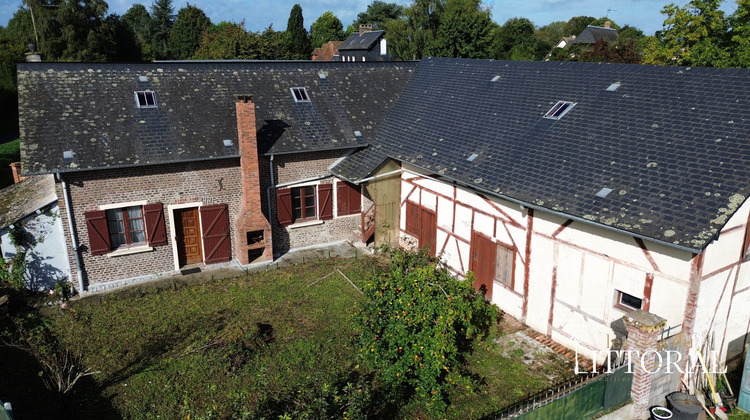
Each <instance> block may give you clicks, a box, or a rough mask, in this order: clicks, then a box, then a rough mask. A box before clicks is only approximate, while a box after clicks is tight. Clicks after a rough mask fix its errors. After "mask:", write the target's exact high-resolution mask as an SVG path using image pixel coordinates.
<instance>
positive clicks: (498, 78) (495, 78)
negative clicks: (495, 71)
mask: <svg viewBox="0 0 750 420" xmlns="http://www.w3.org/2000/svg"><path fill="white" fill-rule="evenodd" d="M498 80H500V76H495V77H493V78H492V80H490V82H497V81H498Z"/></svg>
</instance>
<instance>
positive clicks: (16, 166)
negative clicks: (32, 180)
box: [10, 162, 28, 183]
mask: <svg viewBox="0 0 750 420" xmlns="http://www.w3.org/2000/svg"><path fill="white" fill-rule="evenodd" d="M10 170H11V171H12V172H13V183H19V182H21V181H23V180H24V179H26V178H28V177H27V176H23V175H21V162H13V163H11V164H10Z"/></svg>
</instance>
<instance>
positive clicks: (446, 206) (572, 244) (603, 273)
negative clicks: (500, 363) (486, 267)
mask: <svg viewBox="0 0 750 420" xmlns="http://www.w3.org/2000/svg"><path fill="white" fill-rule="evenodd" d="M404 166H405V169H406V170H405V171H404V173H403V175H402V179H401V203H402V205H401V218H400V224H401V226H400V228H401V236H402V237H403V240H402V243H403V244H405V245H410V244H413V243H414V238H411V237H410V236H409V235H408V234H406V232H405V228H406V226H405V221H406V213H405V212H406V210H405V203H406V201H410V202H413V203H415V204H419V205H421V206H423V207H426V208H429V209H431V210H435V211H436V213H437V224H438V232H437V253H438V255H439V256H440V258H441V260H442V261H443V262H444V263H445V264H446V265H447V266H448V267H449V268H450V269H451V270H453V271H454V272H455V273H456V274H457V275H464V274H465V273H466V272H467V271H468V269H469V261H470V249H471V244H470V242H471V233H472V230H474V231H477V232H480V233H482V234H484V235H485V236H487V237H489V238H492V240H493V241H494V242H496V243H500V244H503V245H504V246H506V247H509V248H514V249H515V251H516V252H515V254H514V258H515V270H514V281H513V287H512V288H509V287H506V286H505V285H502V284H500V283H497V282H496V283H495V284H494V286H493V294H492V297H491V299H492V302H493V303H495V304H497V305H498V306H499V307H500V308H501V309H502V310H503V311H505V312H507V313H508V314H510V315H511V316H513V317H516V318H519V319H521V320H523V321H524V322H525V323H526V324H527V325H529V326H530V327H532V328H533V329H535V330H537V331H539V332H541V333H544V334H548V335H550V336H551V337H552V338H553V339H554V340H556V341H558V342H560V343H561V344H563V345H565V346H568V347H570V348H575V346H576V341H579V342H580V348H581V349H582V350H583V351H589V350H604V349H606V348H608V346H609V342H610V341H609V340H612V339H614V338H615V332H614V331H613V329H612V326H613V323H617V321H619V320H620V319H621V318H622V316H623V315H625V312H623V311H622V310H620V309H618V308H616V307H615V299H616V290H621V291H623V292H626V293H628V294H631V295H634V296H637V297H640V298H650V299H649V302H650V303H649V304H650V308H649V311H650V312H652V313H655V314H657V315H659V316H661V317H664V318H666V319H667V323H668V325H670V326H676V325H678V324H681V323H682V321H683V315H684V311H685V302H686V297H687V293H688V284H689V282H688V281H689V276H690V268H691V259H692V257H693V256H692V254H691V253H689V252H686V251H680V250H676V249H674V248H671V247H666V246H663V245H659V244H655V243H652V242H642V243H643V244H644V246H645V248H646V249H645V250H644V249H642V248H641V247H640V246H639V244H638V242H637V241H636V240H635V239H634V238H633V237H630V236H627V235H624V234H621V233H618V232H613V231H610V230H606V229H603V228H600V227H596V226H592V225H588V224H583V223H581V222H572V223H571V222H568V223H569V226H567V227H563V224H564V223H566V221H567V220H566V219H564V218H562V217H558V216H555V215H552V214H548V213H544V212H541V211H536V212H532V213H533V216H529V215H528V214H527V211H526V210H522V209H521V207H520V206H519V205H517V204H514V203H511V202H508V201H505V200H501V199H497V198H491V197H487V198H484V197H482V196H480V195H479V194H476V193H475V192H474V191H472V190H469V189H466V188H463V187H457V186H454V185H452V184H449V183H446V182H442V181H439V180H436V179H433V178H431V177H426V176H423V175H420V174H418V173H417V172H416V170H415V169H414V168H408V167H406V166H407V165H404ZM529 225H531V226H532V229H531V232H532V234H531V236H530V246H529V245H528V244H527V230H528V226H529ZM529 248H530V265H529V269H528V279H526V262H525V261H524V260H525V259H526V257H527V252H528V251H529ZM492 263H494V262H492ZM648 274H651V275H653V282H652V287H651V293H650V296H645V295H644V292H646V290H645V289H646V287H645V286H646V278H647V275H648ZM553 290H554V291H553ZM524 307H525V308H526V310H525V311H524ZM550 320H551V323H550ZM587 349H588V350H587Z"/></svg>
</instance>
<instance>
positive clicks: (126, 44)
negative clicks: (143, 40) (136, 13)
mask: <svg viewBox="0 0 750 420" xmlns="http://www.w3.org/2000/svg"><path fill="white" fill-rule="evenodd" d="M100 38H101V41H100V42H101V43H102V45H113V46H114V47H113V48H112V50H111V51H110V52H109V54H108V58H107V60H108V61H142V60H143V50H142V49H141V45H140V44H139V42H138V37H137V36H136V34H135V33H134V32H133V28H132V27H131V26H130V25H128V24H127V23H126V22H124V21H123V20H122V19H121V18H120V17H119V16H118V15H116V14H112V15H109V16H107V18H106V19H105V20H104V24H103V25H102V30H101V36H100Z"/></svg>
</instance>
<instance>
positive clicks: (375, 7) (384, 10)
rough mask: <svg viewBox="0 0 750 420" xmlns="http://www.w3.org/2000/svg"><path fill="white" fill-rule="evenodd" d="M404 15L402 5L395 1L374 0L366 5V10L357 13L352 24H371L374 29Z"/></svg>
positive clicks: (354, 25) (356, 26) (381, 27)
mask: <svg viewBox="0 0 750 420" xmlns="http://www.w3.org/2000/svg"><path fill="white" fill-rule="evenodd" d="M403 15H404V7H403V6H401V5H399V4H397V3H386V2H384V1H381V0H375V1H373V2H372V3H370V4H369V5H368V6H367V10H365V11H364V12H362V13H360V14H358V15H357V19H356V20H355V21H354V23H352V26H353V27H354V28H355V30H356V28H359V25H372V27H373V28H375V29H383V28H384V26H385V24H386V23H387V22H389V21H391V20H394V19H400V18H401V17H403Z"/></svg>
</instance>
